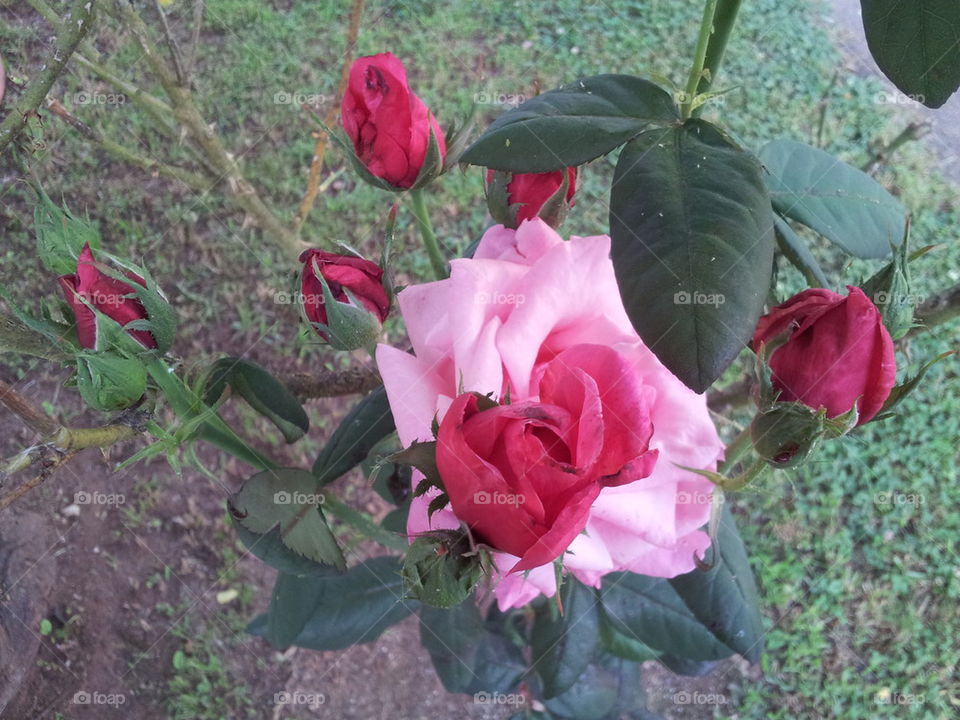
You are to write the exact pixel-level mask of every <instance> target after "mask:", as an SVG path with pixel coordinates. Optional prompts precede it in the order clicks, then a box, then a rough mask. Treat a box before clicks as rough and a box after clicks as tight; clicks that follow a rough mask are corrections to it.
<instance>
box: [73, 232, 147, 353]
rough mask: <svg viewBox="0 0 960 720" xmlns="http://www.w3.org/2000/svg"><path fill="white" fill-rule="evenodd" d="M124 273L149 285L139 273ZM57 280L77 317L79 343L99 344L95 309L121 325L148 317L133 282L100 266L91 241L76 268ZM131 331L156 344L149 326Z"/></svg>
mask: <svg viewBox="0 0 960 720" xmlns="http://www.w3.org/2000/svg"><path fill="white" fill-rule="evenodd" d="M124 275H125V276H126V277H128V278H130V280H131V282H135V283H137V284H138V285H140V286H142V287H146V283H145V282H144V279H143V278H142V277H140V276H139V275H137V274H136V273H132V272H126V273H124ZM58 282H59V283H60V289H61V290H62V291H63V296H64V298H66V301H67V304H69V306H70V309H71V310H72V311H73V316H74V318H75V319H76V323H77V326H76V327H77V339H78V340H79V341H80V346H81V347H84V348H87V349H88V350H90V349H95V348H96V347H97V316H96V313H95V312H94V309H96V310H98V311H99V312H101V313H103V314H104V315H106V316H107V317H108V318H110V319H111V320H116V321H117V322H118V323H119V324H120V325H121V326H124V325H126V324H127V323H131V322H133V321H134V320H146V319H147V311H146V309H145V308H144V307H143V303H141V302H140V300H138V299H137V298H136V296H135V295H134V290H133V288H132V287H131V286H130V284H129V283H125V282H123V281H122V280H118V279H116V278H114V277H111V276H110V275H107V274H105V273H103V272H102V271H101V270H100V269H98V268H97V265H96V260H94V257H93V251H92V250H90V244H89V243H87V244H85V245H84V246H83V250H82V251H81V252H80V257H79V259H78V261H77V271H76V272H75V273H72V274H70V275H61V276H60V278H59V279H58ZM128 332H129V334H130V336H131V337H132V338H133V339H135V340H136V341H137V342H139V343H140V344H141V345H143V346H144V347H146V348H155V347H157V341H156V338H154V337H153V335H152V334H151V333H150V332H149V331H148V330H129V331H128Z"/></svg>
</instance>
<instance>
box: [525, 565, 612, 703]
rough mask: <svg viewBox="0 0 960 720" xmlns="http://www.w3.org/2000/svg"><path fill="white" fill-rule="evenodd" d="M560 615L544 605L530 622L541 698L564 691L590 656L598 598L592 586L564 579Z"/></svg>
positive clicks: (596, 628)
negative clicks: (541, 686)
mask: <svg viewBox="0 0 960 720" xmlns="http://www.w3.org/2000/svg"><path fill="white" fill-rule="evenodd" d="M560 594H561V599H562V601H563V615H560V614H559V612H558V610H557V606H556V604H555V603H553V602H550V603H546V604H544V605H543V606H542V607H541V608H540V609H539V610H538V611H537V616H536V619H535V621H534V624H533V633H532V636H531V646H532V649H533V668H534V669H535V670H536V671H537V672H538V673H539V675H540V678H541V679H542V680H543V697H545V698H551V697H555V696H557V695H559V694H560V693H563V692H565V691H567V690H568V689H569V688H570V687H571V686H572V685H573V684H574V683H575V682H576V681H577V678H579V677H580V674H581V673H582V672H583V671H584V670H585V669H586V667H587V665H589V664H590V661H591V660H592V659H593V655H594V651H595V650H596V648H597V641H598V633H599V598H598V597H597V593H596V591H595V590H593V589H592V588H588V587H587V586H586V585H583V584H582V583H580V582H578V581H577V580H575V579H574V578H573V577H569V578H567V580H566V581H565V582H564V584H563V586H562V587H561V588H560Z"/></svg>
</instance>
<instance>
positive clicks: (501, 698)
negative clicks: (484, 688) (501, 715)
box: [473, 692, 527, 706]
mask: <svg viewBox="0 0 960 720" xmlns="http://www.w3.org/2000/svg"><path fill="white" fill-rule="evenodd" d="M526 703H527V696H526V695H521V694H520V693H509V694H508V693H501V692H478V693H474V694H473V704H474V705H511V706H516V705H526Z"/></svg>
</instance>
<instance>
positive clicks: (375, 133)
mask: <svg viewBox="0 0 960 720" xmlns="http://www.w3.org/2000/svg"><path fill="white" fill-rule="evenodd" d="M341 118H342V123H343V129H344V130H345V131H346V133H347V135H348V136H349V138H350V140H351V141H352V142H353V148H354V152H356V154H357V157H358V158H359V160H360V162H362V163H363V164H364V165H365V166H366V168H367V169H368V170H369V171H370V172H371V173H373V174H374V175H376V176H377V177H378V178H382V179H384V180H386V181H387V182H388V183H390V184H391V185H393V186H394V187H397V188H409V187H410V186H411V185H413V184H414V182H415V181H416V179H417V176H418V175H419V174H420V169H421V168H422V167H423V163H424V160H425V159H426V156H427V148H428V146H429V144H430V135H431V133H432V134H433V136H434V137H435V138H436V142H437V144H438V146H439V149H440V156H441V158H443V157H445V156H446V153H447V147H446V142H445V140H444V136H443V132H441V130H440V125H439V124H438V123H437V119H436V118H435V117H434V116H433V113H431V112H430V111H429V110H428V109H427V106H426V105H424V104H423V101H422V100H421V99H420V98H419V97H417V96H416V95H415V94H414V93H413V91H411V90H410V86H409V84H408V83H407V72H406V70H405V69H404V67H403V63H401V62H400V61H399V60H398V59H397V58H396V57H395V56H394V55H393V53H389V52H386V53H380V54H379V55H370V56H368V57H362V58H358V59H357V61H356V62H354V63H353V66H352V67H351V68H350V78H349V83H348V84H347V88H346V92H345V93H344V95H343V103H342V105H341Z"/></svg>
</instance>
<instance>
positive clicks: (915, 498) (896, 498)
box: [873, 490, 924, 507]
mask: <svg viewBox="0 0 960 720" xmlns="http://www.w3.org/2000/svg"><path fill="white" fill-rule="evenodd" d="M873 503H874V504H875V505H879V506H881V507H894V506H903V505H906V506H909V507H918V506H920V505H923V503H924V497H923V494H922V493H905V492H900V491H899V490H881V491H880V492H878V493H877V494H876V495H874V496H873Z"/></svg>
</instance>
